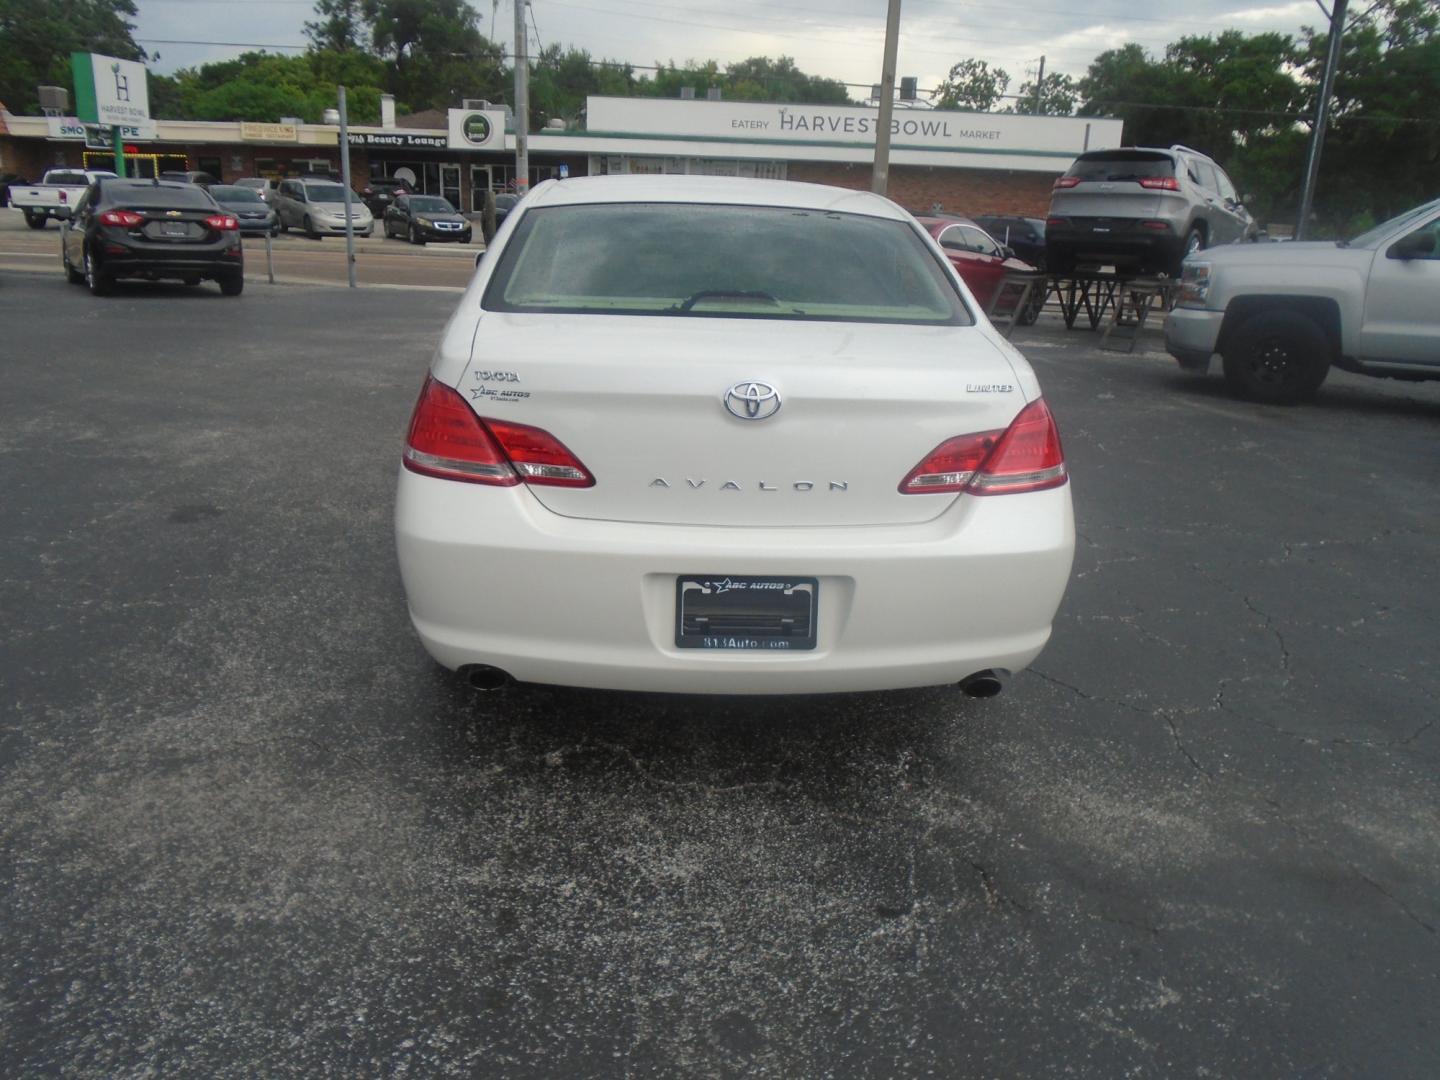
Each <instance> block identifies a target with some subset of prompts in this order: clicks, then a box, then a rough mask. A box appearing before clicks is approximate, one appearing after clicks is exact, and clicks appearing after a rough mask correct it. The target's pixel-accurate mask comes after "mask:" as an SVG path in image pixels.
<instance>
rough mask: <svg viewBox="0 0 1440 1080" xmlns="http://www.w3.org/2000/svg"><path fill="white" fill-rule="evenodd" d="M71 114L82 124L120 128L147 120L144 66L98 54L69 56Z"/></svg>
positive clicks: (146, 85) (72, 54)
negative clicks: (72, 95) (72, 77)
mask: <svg viewBox="0 0 1440 1080" xmlns="http://www.w3.org/2000/svg"><path fill="white" fill-rule="evenodd" d="M70 68H71V70H72V71H73V72H74V75H75V115H76V116H78V117H79V118H80V119H81V120H84V121H85V122H86V123H90V124H100V125H102V126H104V127H124V126H126V125H131V124H136V123H139V122H141V121H145V120H149V119H150V87H149V83H148V82H147V81H146V74H147V73H146V70H145V65H144V64H141V63H138V62H136V61H134V60H121V59H120V58H119V57H116V56H101V55H100V54H98V53H71V54H70Z"/></svg>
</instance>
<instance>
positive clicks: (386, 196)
mask: <svg viewBox="0 0 1440 1080" xmlns="http://www.w3.org/2000/svg"><path fill="white" fill-rule="evenodd" d="M414 190H415V189H414V188H412V187H411V186H410V185H409V184H408V183H407V182H406V181H404V180H396V179H394V178H393V177H392V178H387V179H384V180H371V181H370V182H369V183H368V184H366V185H365V186H364V187H363V188H361V189H360V198H362V199H364V200H365V205H366V206H367V207H368V208H369V210H370V213H371V214H372V215H374V216H375V217H381V216H383V215H384V213H385V211H386V210H388V209H390V204H391V203H393V202H394V201H395V200H396V199H397V198H399V197H400V196H401V195H409V194H410V193H411V192H412V191H414Z"/></svg>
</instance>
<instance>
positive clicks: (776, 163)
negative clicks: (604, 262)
mask: <svg viewBox="0 0 1440 1080" xmlns="http://www.w3.org/2000/svg"><path fill="white" fill-rule="evenodd" d="M385 112H386V120H387V122H386V123H382V124H381V125H379V126H374V127H372V126H355V127H351V128H350V129H349V136H350V169H351V175H352V177H353V178H354V186H355V187H356V188H357V189H363V187H364V186H365V181H366V179H367V178H382V177H402V178H404V179H405V180H406V181H407V182H408V183H410V184H412V185H413V186H414V187H415V188H416V189H417V190H420V191H423V192H425V193H427V194H434V195H441V196H443V197H445V198H447V199H449V200H450V202H451V203H452V204H453V205H455V206H456V207H457V208H459V209H461V210H462V211H465V212H471V213H473V212H478V211H479V210H480V208H481V207H482V205H483V200H484V195H485V192H486V191H493V192H496V193H500V192H506V191H514V190H516V184H515V156H514V134H513V132H512V131H511V130H509V118H508V115H507V113H506V111H505V110H504V109H503V108H494V107H490V106H488V105H487V104H486V103H476V107H474V108H467V109H451V110H449V111H448V113H447V112H440V111H438V110H437V111H433V112H429V113H420V114H415V115H413V116H406V117H400V118H399V119H398V120H396V119H394V118H393V110H391V109H389V108H387V109H386V110H385ZM877 120H878V110H876V109H873V108H868V107H861V106H796V105H780V104H765V103H755V102H727V101H696V100H673V99H657V98H611V97H592V98H589V99H588V102H587V108H586V124H585V128H584V129H583V130H565V129H558V130H557V129H546V130H544V131H539V132H535V133H533V134H532V135H531V136H530V139H529V158H530V176H529V177H528V179H529V182H530V184H531V185H532V186H533V185H534V184H536V183H539V182H540V181H542V180H545V179H549V178H550V177H565V176H584V175H587V174H614V173H668V174H703V175H717V176H754V177H762V178H763V177H769V178H775V179H788V180H805V181H811V182H815V183H824V184H836V185H839V186H842V187H852V188H862V189H863V188H868V187H869V184H870V169H871V161H872V158H873V155H874V138H875V134H874V133H875V126H876V123H877ZM130 134H131V135H132V136H133V138H127V139H126V142H125V150H126V157H127V162H128V166H127V168H128V171H131V172H132V173H133V174H135V175H139V176H154V175H156V174H157V173H159V172H163V171H166V170H181V169H199V170H201V171H204V172H207V173H210V174H212V175H214V176H217V177H219V178H220V179H222V180H226V181H230V180H235V179H238V178H240V177H243V176H265V177H269V178H272V179H280V178H282V177H286V176H299V175H306V174H310V173H326V174H332V175H333V174H338V173H339V171H340V139H339V130H338V128H337V127H336V126H335V125H333V124H303V123H258V122H257V123H251V122H222V123H214V122H200V121H182V120H158V121H152V122H151V124H150V125H149V126H148V127H147V128H145V129H143V130H141V129H136V130H135V131H133V132H131V133H130ZM1121 138H1122V125H1121V122H1120V121H1119V120H1111V119H1103V118H1093V117H1047V116H1014V115H1007V114H995V113H961V112H940V111H934V110H921V109H909V110H897V111H896V114H895V117H894V119H893V121H892V128H891V157H890V160H891V166H890V188H889V194H890V197H891V198H892V199H894V200H895V201H896V202H897V203H899V204H900V205H902V206H904V207H906V208H908V209H911V210H915V211H921V212H924V211H930V210H936V209H941V210H945V211H949V212H957V213H969V214H981V213H1004V214H1026V215H1031V216H1043V215H1044V213H1045V210H1046V206H1047V205H1048V202H1049V197H1050V189H1051V185H1052V184H1053V182H1054V179H1055V177H1056V176H1058V175H1060V174H1061V173H1062V172H1064V171H1065V169H1066V168H1067V167H1068V166H1069V164H1070V162H1071V161H1072V160H1074V158H1075V156H1076V155H1077V154H1079V153H1081V152H1083V151H1085V150H1096V149H1103V148H1107V147H1113V146H1119V145H1121ZM112 161H113V154H112V152H111V151H109V150H104V149H97V148H87V146H86V143H85V129H84V128H83V126H81V125H79V124H78V123H76V122H75V121H73V120H67V119H64V118H58V117H44V116H12V115H10V114H8V113H4V114H0V172H14V173H18V174H20V175H21V176H26V177H30V178H34V179H38V178H39V176H40V174H42V173H43V172H44V171H45V170H46V169H50V168H55V167H58V166H71V167H74V166H84V167H89V168H109V167H111V163H112Z"/></svg>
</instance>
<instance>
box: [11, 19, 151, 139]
mask: <svg viewBox="0 0 1440 1080" xmlns="http://www.w3.org/2000/svg"><path fill="white" fill-rule="evenodd" d="M134 17H135V5H134V3H133V2H132V0H0V101H3V102H5V105H6V107H7V108H8V109H10V111H11V112H15V113H32V114H33V113H38V112H39V111H40V98H39V95H38V94H37V93H36V91H35V88H36V87H37V86H41V85H48V86H64V87H67V88H69V89H70V91H71V93H72V94H73V93H74V85H73V83H74V77H73V75H72V73H71V70H70V54H71V53H72V52H97V53H104V54H105V55H107V56H118V57H121V58H122V59H125V60H146V59H148V57H147V56H146V54H145V50H144V49H142V48H140V46H139V45H137V44H136V43H135V39H134V38H133V37H132V36H131V34H132V32H133V31H134V29H135V25H134V23H133V21H132V20H133V19H134Z"/></svg>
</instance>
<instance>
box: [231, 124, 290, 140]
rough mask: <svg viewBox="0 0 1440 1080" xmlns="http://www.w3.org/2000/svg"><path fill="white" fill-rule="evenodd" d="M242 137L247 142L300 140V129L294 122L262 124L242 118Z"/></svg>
mask: <svg viewBox="0 0 1440 1080" xmlns="http://www.w3.org/2000/svg"><path fill="white" fill-rule="evenodd" d="M240 138H242V139H244V140H245V141H246V142H299V141H300V129H299V128H298V127H296V126H295V125H294V124H261V123H256V122H253V121H250V120H242V121H240Z"/></svg>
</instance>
